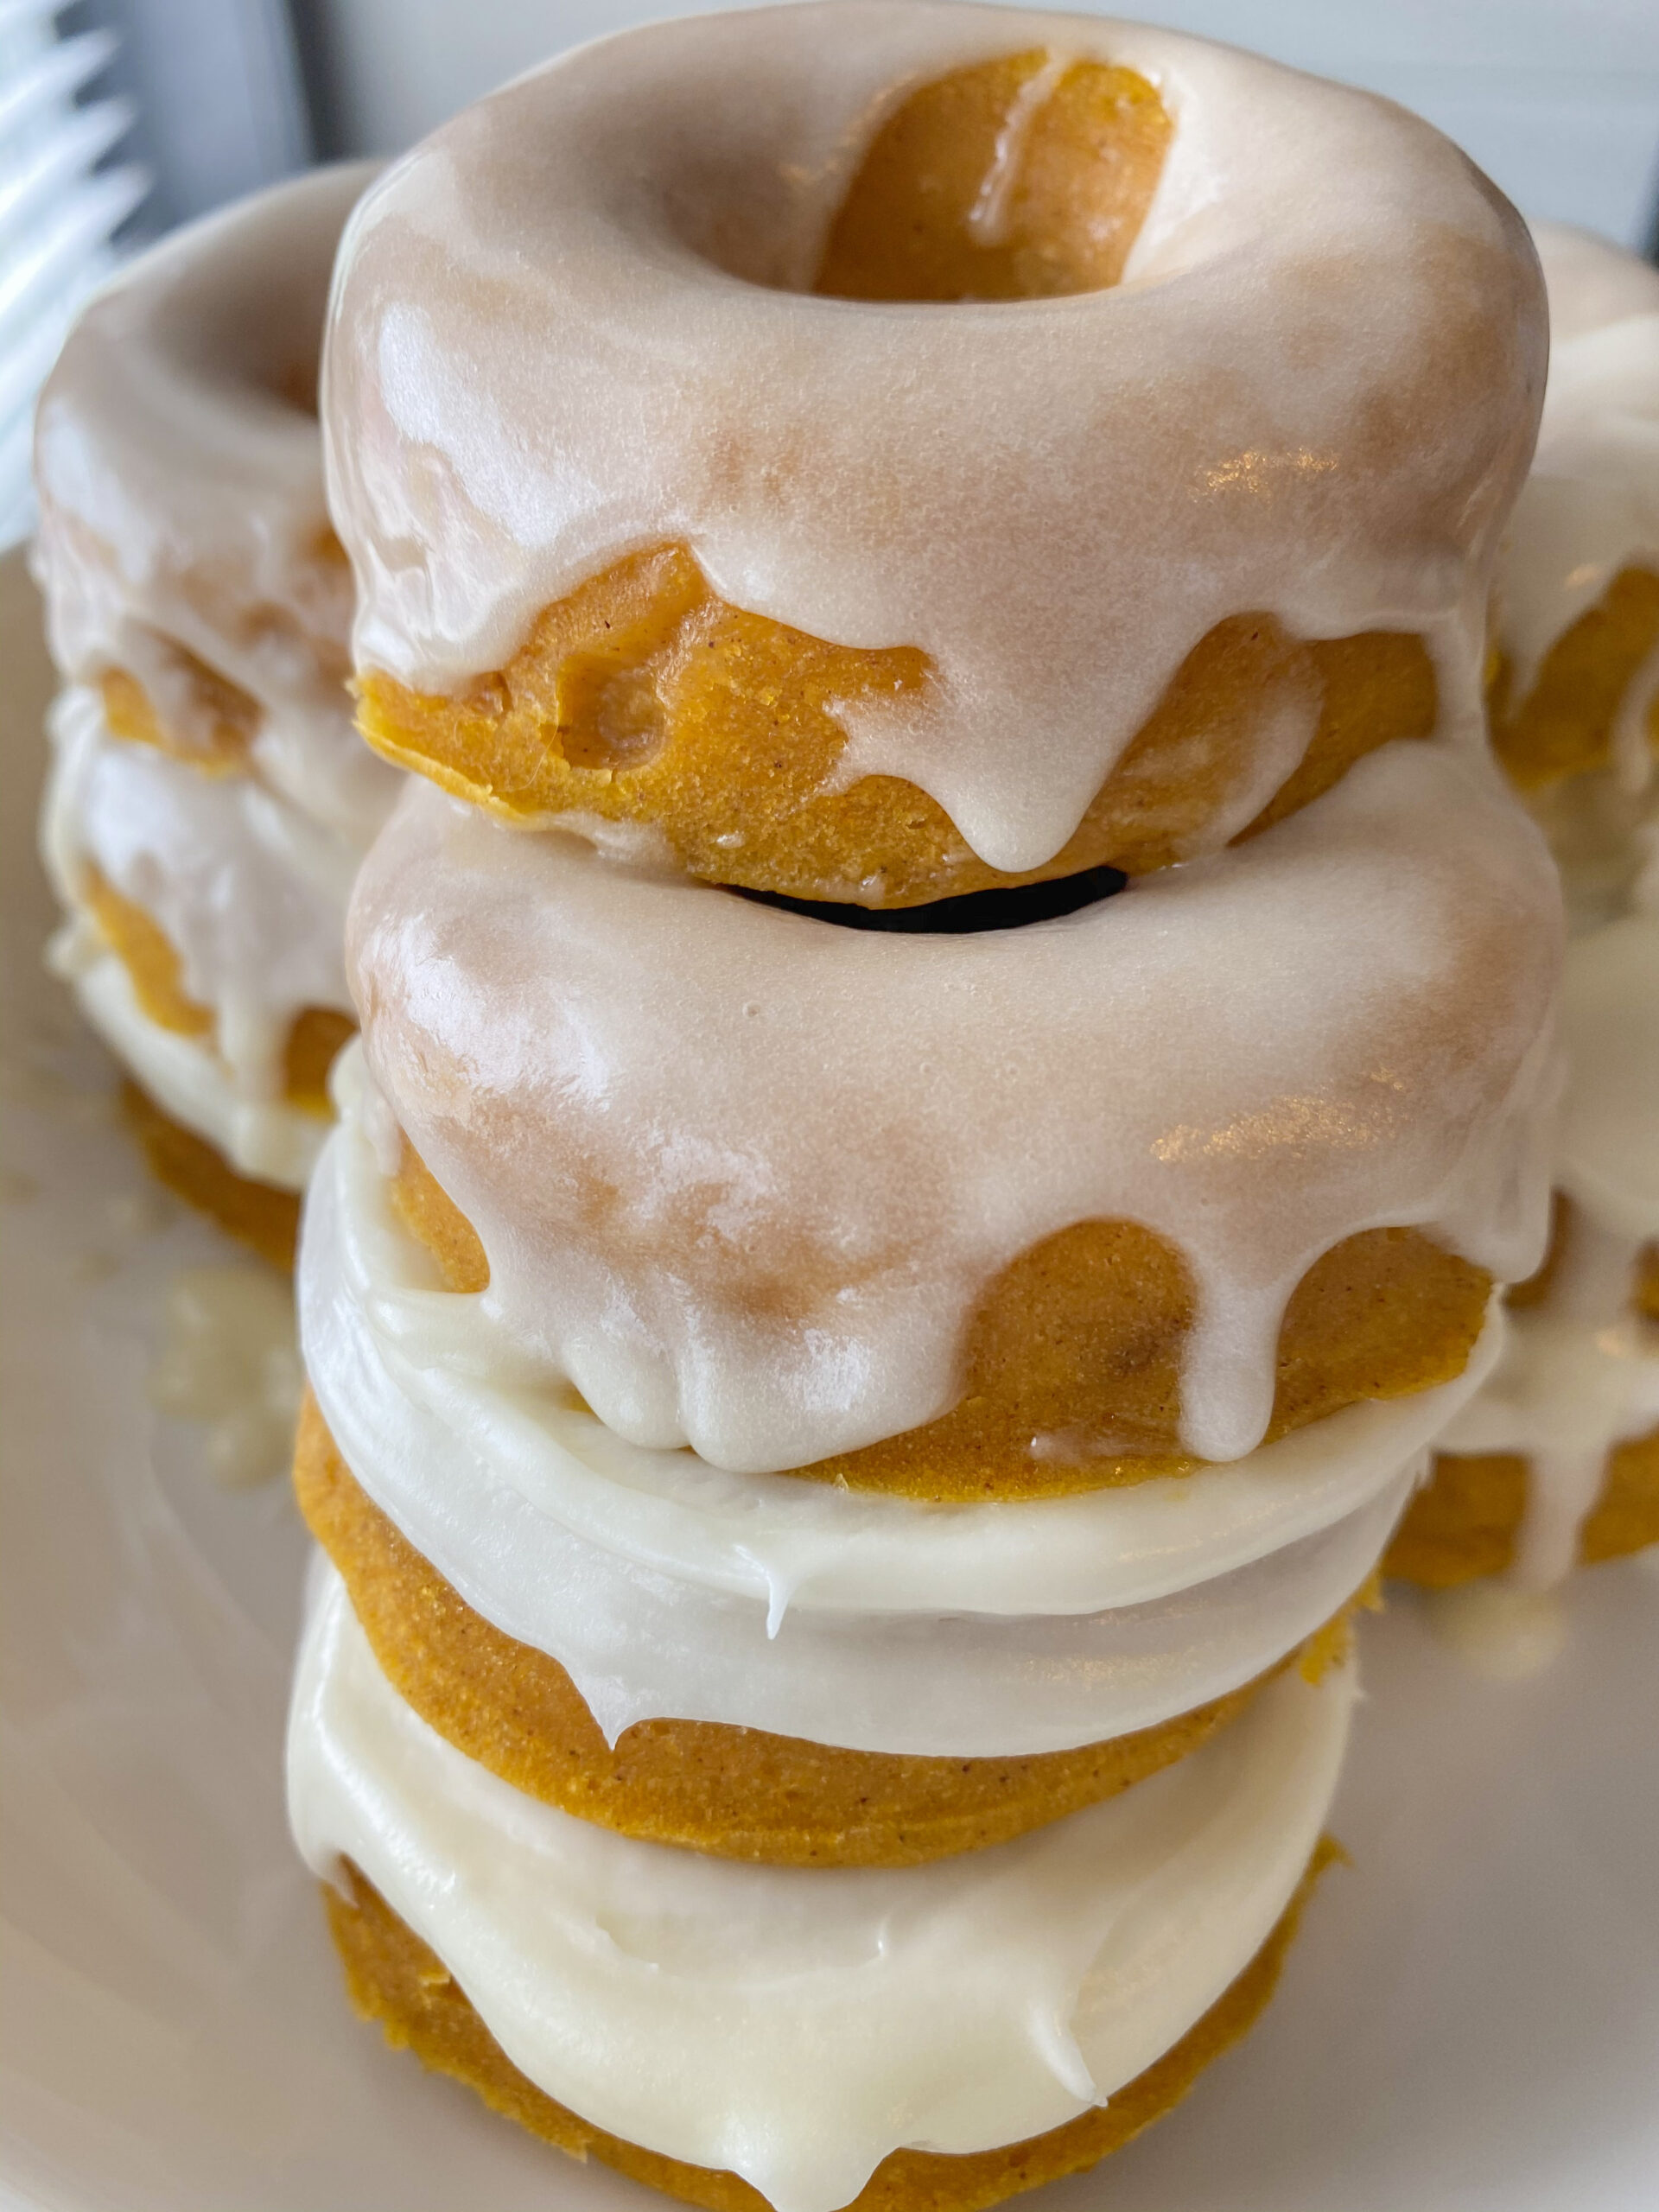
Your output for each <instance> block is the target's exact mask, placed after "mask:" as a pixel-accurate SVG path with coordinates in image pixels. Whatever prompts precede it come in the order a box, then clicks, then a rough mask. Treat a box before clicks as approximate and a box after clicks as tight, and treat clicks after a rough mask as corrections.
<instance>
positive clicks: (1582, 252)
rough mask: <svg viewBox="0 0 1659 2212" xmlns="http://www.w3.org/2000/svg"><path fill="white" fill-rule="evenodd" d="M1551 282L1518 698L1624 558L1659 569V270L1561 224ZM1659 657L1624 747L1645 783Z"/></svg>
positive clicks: (1514, 651)
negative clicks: (1648, 708)
mask: <svg viewBox="0 0 1659 2212" xmlns="http://www.w3.org/2000/svg"><path fill="white" fill-rule="evenodd" d="M1534 235H1535V238H1536V241H1537V245H1538V251H1539V254H1540V257H1541V260H1542V263H1543V269H1544V277H1545V281H1546V283H1547V284H1548V291H1549V312H1550V321H1551V325H1552V339H1553V343H1552V348H1551V353H1550V361H1549V383H1548V391H1547V393H1546V395H1545V399H1544V411H1543V418H1542V421H1541V424H1540V426H1539V432H1538V449H1537V452H1536V454H1535V457H1534V460H1533V465H1532V473H1531V474H1530V475H1529V478H1528V480H1527V482H1526V485H1525V487H1524V488H1523V490H1522V493H1521V496H1520V498H1519V499H1518V500H1517V501H1516V508H1515V513H1514V517H1513V518H1512V520H1511V523H1510V530H1509V532H1508V536H1507V537H1506V540H1505V543H1504V550H1503V557H1502V562H1501V565H1500V569H1499V573H1498V580H1497V606H1498V636H1499V639H1500V640H1501V642H1502V644H1503V647H1504V650H1505V651H1506V652H1507V653H1508V654H1509V656H1510V660H1511V662H1512V663H1513V664H1514V667H1515V682H1516V696H1517V697H1522V698H1523V697H1524V696H1525V695H1526V693H1527V691H1528V690H1529V689H1530V688H1531V685H1532V683H1533V680H1534V678H1535V676H1536V674H1537V671H1538V669H1539V666H1540V664H1541V663H1542V661H1543V659H1544V657H1545V655H1546V654H1547V653H1548V651H1549V649H1550V647H1551V645H1554V642H1555V640H1556V639H1558V638H1559V637H1560V634H1561V632H1563V631H1564V630H1566V629H1567V627H1568V626H1570V625H1571V624H1572V623H1573V622H1574V621H1576V620H1578V618H1579V616H1580V614H1583V613H1586V612H1587V611H1588V609H1589V608H1591V607H1593V606H1594V605H1595V604H1596V602H1597V601H1598V600H1599V599H1600V598H1601V596H1602V594H1603V593H1604V592H1605V590H1606V589H1607V587H1608V586H1609V584H1611V582H1612V581H1613V578H1614V577H1615V576H1616V575H1618V572H1619V570H1620V569H1624V568H1626V567H1628V566H1630V564H1631V563H1639V564H1641V565H1643V566H1645V567H1648V568H1651V569H1659V270H1655V269H1653V268H1651V267H1650V266H1649V264H1647V263H1646V262H1643V261H1638V260H1637V257H1636V256H1635V255H1634V254H1631V253H1626V252H1624V251H1622V250H1621V249H1620V248H1619V247H1618V246H1615V245H1610V244H1609V243H1607V242H1606V241H1605V239H1601V238H1593V237H1592V236H1591V235H1590V234H1589V233H1588V232H1583V231H1573V230H1569V229H1567V228H1565V227H1564V226H1560V225H1555V224H1540V225H1538V226H1537V227H1536V229H1535V233H1534ZM1656 681H1659V664H1649V667H1648V668H1647V669H1646V670H1645V671H1643V675H1642V676H1641V677H1638V678H1637V682H1636V683H1635V684H1633V685H1632V687H1631V693H1630V696H1629V698H1628V699H1627V701H1626V711H1625V713H1624V716H1623V717H1622V720H1621V724H1620V730H1619V733H1618V743H1617V745H1616V752H1617V753H1618V760H1619V763H1620V766H1621V768H1622V771H1623V773H1624V777H1625V779H1626V780H1627V781H1628V782H1629V783H1630V785H1632V787H1639V785H1640V784H1641V783H1642V782H1643V781H1645V780H1646V778H1647V776H1648V774H1649V772H1650V764H1651V759H1652V755H1651V753H1650V751H1649V747H1648V745H1647V743H1646V740H1645V732H1644V731H1643V728H1642V721H1641V715H1640V709H1641V708H1642V706H1643V702H1645V701H1647V700H1649V699H1650V698H1651V697H1652V696H1653V687H1654V684H1655V683H1656Z"/></svg>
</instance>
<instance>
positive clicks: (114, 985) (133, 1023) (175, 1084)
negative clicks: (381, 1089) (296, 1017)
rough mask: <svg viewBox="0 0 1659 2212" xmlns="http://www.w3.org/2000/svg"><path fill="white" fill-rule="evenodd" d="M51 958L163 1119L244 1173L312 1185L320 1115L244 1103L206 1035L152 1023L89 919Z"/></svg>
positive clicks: (61, 937) (280, 1102)
mask: <svg viewBox="0 0 1659 2212" xmlns="http://www.w3.org/2000/svg"><path fill="white" fill-rule="evenodd" d="M48 959H49V962H50V964H51V966H52V967H53V968H54V969H55V970H56V971H57V973H58V974H59V975H60V976H62V977H63V978H64V980H65V981H66V982H67V983H68V984H69V985H70V987H71V988H72V989H73V992H74V994H75V998H76V1001H77V1002H78V1003H79V1007H80V1010H81V1012H82V1014H85V1015H86V1019H87V1020H88V1021H89V1022H90V1023H91V1025H92V1027H93V1028H94V1029H95V1030H96V1031H97V1032H98V1033H99V1036H100V1037H101V1038H102V1039H104V1042H105V1044H106V1045H107V1046H109V1048H110V1050H111V1052H113V1053H114V1054H115V1057H116V1058H117V1059H118V1060H120V1061H121V1062H122V1063H123V1064H124V1065H125V1066H126V1067H127V1068H129V1069H130V1071H131V1072H132V1074H133V1075H134V1076H135V1077H137V1081H138V1084H139V1085H140V1087H141V1088H142V1089H143V1090H146V1091H148V1092H149V1096H150V1097H151V1098H152V1099H154V1101H155V1102H156V1105H158V1106H159V1107H161V1109H162V1111H163V1112H164V1113H167V1114H169V1115H171V1116H172V1118H173V1119H174V1120H175V1122H182V1123H183V1125H184V1127H185V1128H187V1129H193V1130H194V1132H195V1134H196V1135H198V1136H199V1137H205V1138H206V1139H207V1141H208V1143H209V1144H211V1145H212V1146H213V1147H214V1148H215V1150H216V1151H218V1152H219V1153H222V1154H223V1155H224V1157H225V1158H226V1160H228V1161H229V1162H230V1164H231V1166H232V1167H234V1168H235V1169H236V1170H237V1171H238V1173H240V1174H243V1175H251V1176H252V1177H253V1178H254V1179H256V1180H257V1181H258V1182H262V1183H274V1184H276V1185H277V1186H278V1188H279V1189H282V1190H285V1191H302V1190H303V1189H304V1188H305V1185H306V1181H307V1179H308V1176H309V1175H310V1173H311V1170H312V1169H313V1167H314V1166H315V1165H316V1162H317V1156H318V1154H320V1153H321V1150H322V1144H323V1139H324V1138H325V1137H326V1136H327V1134H328V1124H327V1121H326V1120H325V1119H324V1117H323V1116H321V1114H313V1113H309V1112H308V1111H307V1110H306V1109H304V1108H303V1107H300V1106H293V1105H290V1104H289V1103H288V1101H287V1100H286V1099H280V1098H279V1099H250V1098H245V1097H244V1096H242V1095H241V1093H240V1092H239V1091H238V1090H237V1088H236V1086H235V1084H233V1083H232V1080H231V1075H230V1071H229V1070H228V1069H227V1068H226V1065H225V1063H224V1062H223V1060H221V1059H220V1058H219V1055H218V1054H217V1053H216V1052H213V1050H212V1049H211V1048H210V1047H209V1046H207V1045H206V1044H204V1043H203V1042H202V1040H201V1039H200V1038H199V1037H186V1036H182V1035H181V1033H179V1031H177V1030H176V1029H163V1028H162V1027H161V1025H160V1024H159V1023H158V1022H155V1021H152V1020H150V1018H149V1015H148V1014H146V1013H145V1012H144V1011H143V1007H140V1005H139V1004H138V1001H137V999H136V998H135V997H134V995H133V989H132V979H131V977H130V976H129V975H128V973H127V971H126V969H125V967H124V965H123V964H122V963H121V962H120V961H119V960H118V959H117V957H116V956H115V954H114V953H112V952H111V951H110V950H108V949H107V947H106V946H105V943H104V940H103V938H101V937H100V936H99V932H98V931H97V929H96V928H95V927H94V925H92V922H91V921H90V920H89V919H88V918H86V916H85V915H81V914H73V913H72V914H71V916H70V918H69V919H68V921H67V922H66V924H65V925H64V926H63V928H62V929H61V930H60V931H59V933H58V935H57V936H56V937H55V938H54V939H53V942H52V944H51V947H50V950H49V953H48Z"/></svg>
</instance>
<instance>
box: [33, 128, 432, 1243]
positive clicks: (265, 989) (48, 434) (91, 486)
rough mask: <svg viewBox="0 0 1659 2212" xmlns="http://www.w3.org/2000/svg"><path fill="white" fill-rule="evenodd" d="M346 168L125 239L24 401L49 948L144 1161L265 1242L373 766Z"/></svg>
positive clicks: (332, 993) (315, 1140) (297, 1166)
mask: <svg viewBox="0 0 1659 2212" xmlns="http://www.w3.org/2000/svg"><path fill="white" fill-rule="evenodd" d="M370 175H372V170H370V169H369V168H367V167H358V168H346V169H339V170H327V171H321V172H319V173H317V174H316V175H313V176H311V177H308V178H306V179H303V180H302V181H299V182H297V183H294V184H291V185H287V186H283V187H281V188H277V190H275V191H273V192H271V193H268V194H262V195H260V196H258V197H257V198H256V199H254V200H250V201H247V202H245V203H244V204H243V205H242V206H240V207H236V208H233V209H232V210H230V211H229V212H228V213H224V214H221V215H219V216H216V217H214V218H213V219H212V220H210V221H209V222H207V223H205V224H202V225H198V226H194V228H192V229H190V230H188V231H186V232H181V233H179V234H177V235H175V237H173V238H169V239H168V240H167V241H166V243H165V244H164V245H162V246H160V247H158V248H156V250H155V251H153V252H152V253H150V254H147V255H144V256H143V257H140V258H139V260H138V261H137V262H136V263H135V264H132V266H131V267H130V269H129V270H126V271H125V272H124V274H123V276H122V277H121V279H120V281H119V282H118V283H117V284H116V285H114V286H113V287H111V288H109V289H106V290H105V292H104V293H103V294H101V295H100V296H99V299H98V301H97V302H94V304H93V305H92V307H90V308H88V309H87V310H86V314H85V315H83V316H82V318H81V320H80V321H79V324H78V325H77V326H76V327H75V328H74V330H73V332H72V333H71V334H70V337H69V339H68V340H67V344H66V345H65V347H64V350H63V353H62V356H61V358H60V361H59V363H58V365H57V367H56V368H55V369H54V372H53V373H52V376H51V377H50V378H49V379H48V384H47V387H46V391H45V392H44V394H43V396H42V398H41V406H40V411H39V416H38V425H37V437H36V454H35V475H36V481H37V486H38V490H39V495H40V505H41V529H40V537H39V540H38V544H37V554H36V566H37V569H38V571H39V574H40V576H41V582H42V585H43V587H44V589H45V593H46V599H47V606H48V620H49V629H50V637H51V643H52V648H53V652H54V657H55V658H56V660H57V663H58V665H59V667H60V670H61V671H62V672H63V674H64V676H65V677H66V679H67V686H66V689H65V690H64V691H63V693H62V694H61V696H60V698H59V700H58V702H57V704H56V706H55V707H54V710H53V715H52V721H51V728H52V738H53V749H54V763H53V771H52V777H51V780H50V784H49V786H48V796H47V804H46V814H45V820H44V823H43V833H42V834H43V842H44V845H45V850H46V857H47V860H48V866H49V868H50V869H51V872H52V874H53V876H54V881H55V884H56V887H57V889H58V891H59V893H60V897H61V899H62V900H63V903H64V906H65V907H66V908H67V912H68V914H69V921H68V923H67V926H66V928H65V930H64V931H63V932H62V934H61V936H60V938H59V940H58V942H57V944H56V946H55V948H54V957H55V959H56V962H57V964H58V965H59V967H60V969H61V970H62V972H63V973H65V974H66V975H67V976H68V977H69V978H70V979H71V981H72V982H73V984H74V987H75V990H76V994H77V996H78V997H79V1001H80V1003H81V1006H82V1007H83V1009H84V1011H85V1012H86V1014H87V1015H88V1017H89V1019H90V1020H92V1024H93V1026H94V1027H96V1028H97V1029H99V1032H100V1033H102V1035H103V1036H104V1038H105V1040H106V1041H107V1042H108V1043H109V1044H110V1045H111V1046H112V1048H113V1049H114V1051H115V1052H116V1053H117V1055H118V1058H120V1059H121V1060H123V1061H124V1064H125V1065H126V1066H127V1068H128V1069H129V1070H130V1074H131V1077H132V1082H133V1086H134V1089H135V1090H136V1091H137V1093H139V1094H142V1096H141V1100H140V1102H139V1103H136V1105H135V1109H134V1119H135V1122H136V1125H137V1128H138V1131H139V1134H140V1136H141V1138H142V1140H143V1144H144V1148H145V1151H146V1154H147V1155H148V1157H149V1160H150V1162H151V1164H152V1166H154V1168H155V1170H156V1173H157V1174H159V1175H160V1176H161V1178H162V1180H163V1181H165V1182H167V1183H168V1185H170V1186H171V1187H172V1188H173V1189H175V1190H176V1191H178V1192H180V1193H181V1195H182V1196H183V1197H185V1198H188V1199H190V1200H192V1201H193V1202H194V1204H196V1205H200V1206H201V1207H202V1208H203V1209H204V1210H205V1211H208V1212H209V1213H212V1214H213V1215H214V1216H215V1217H217V1218H218V1219H219V1222H220V1223H221V1224H223V1225H224V1226H225V1227H226V1228H228V1229H230V1230H232V1233H234V1234H236V1235H238V1236H242V1237H243V1238H244V1239H245V1241H247V1242H249V1243H252V1244H254V1245H255V1246H256V1247H257V1249H259V1250H261V1251H263V1252H264V1253H265V1255H267V1256H268V1257H270V1258H273V1259H276V1260H277V1261H278V1262H279V1263H285V1262H284V1255H286V1256H287V1259H288V1260H291V1257H292V1249H293V1243H294V1236H295V1231H296V1224H297V1220H298V1213H299V1192H300V1189H301V1187H302V1185H303V1182H304V1179H305V1176H306V1173H307V1172H308V1168H309V1166H310V1164H311V1162H312V1160H314V1159H315V1156H316V1153H317V1149H318V1147H319V1146H320V1144H321V1141H322V1136H323V1134H324V1132H325V1129H326V1128H327V1117H328V1112H329V1108H328V1102H327V1088H326V1086H327V1071H328V1067H329V1065H330V1063H331V1062H332V1060H333V1058H334V1055H335V1053H336V1052H337V1051H338V1050H339V1048H340V1045H341V1044H342V1043H343V1042H344V1041H345V1039H346V1038H348V1037H349V1036H350V1035H351V1034H352V1033H353V1029H354V1027H355V1026H356V1025H355V1021H354V1018H353V1012H352V1007H351V1001H350V998H349V997H348V995H347V994H346V985H345V979H344V976H343V975H342V974H341V970H340V950H339V948H340V927H341V918H342V915H343V911H344V907H345V901H346V893H347V891H348V889H349V887H350V883H351V879H352V875H353V871H354V869H355V867H356V864H357V861H358V859H359V857H360V855H361V853H362V850H363V848H364V846H365V844H366V842H367V841H368V839H369V837H370V836H372V834H373V831H374V829H376V828H377V827H378V823H379V822H380V820H381V819H382V817H384V815H385V810H386V808H387V806H388V804H389V803H390V799H391V794H392V792H393V791H394V790H395V788H396V780H397V779H395V778H394V777H392V776H391V775H390V773H389V772H387V771H386V770H385V767H384V766H382V765H381V764H379V763H378V762H375V761H374V760H372V759H370V758H368V757H367V756H366V755H365V753H363V751H362V748H361V747H359V746H357V745H356V744H355V743H354V742H353V737H352V732H351V727H350V708H349V701H348V698H347V696H346V690H345V679H346V675H347V674H348V672H349V653H348V643H347V632H348V628H349V624H350V620H351V611H352V588H351V576H350V571H349V568H348V566H347V564H346V558H345V555H344V553H343V551H342V549H341V547H340V543H339V540H338V539H337V538H336V537H334V532H333V530H332V528H331V527H330V525H329V523H328V519H327V508H326V505H325V503H324V499H323V493H322V470H321V435H320V432H319V428H318V423H317V419H316V404H315V384H316V356H317V349H318V346H319V342H320V338H321V325H322V313H323V304H324V294H325V290H326V287H327V275H328V270H329V266H330V264H331V262H332V259H333V255H334V245H335V243H336V241H337V239H338V238H339V234H340V226H341V225H342V224H343V222H344V220H345V218H346V213H347V211H348V209H349V208H350V207H351V204H352V202H353V200H355V199H356V197H357V196H358V194H359V192H360V191H361V190H362V188H363V187H364V185H365V183H366V182H367V181H368V180H369V177H370Z"/></svg>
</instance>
